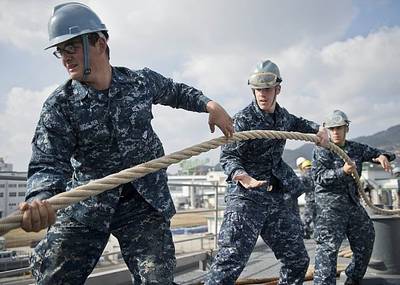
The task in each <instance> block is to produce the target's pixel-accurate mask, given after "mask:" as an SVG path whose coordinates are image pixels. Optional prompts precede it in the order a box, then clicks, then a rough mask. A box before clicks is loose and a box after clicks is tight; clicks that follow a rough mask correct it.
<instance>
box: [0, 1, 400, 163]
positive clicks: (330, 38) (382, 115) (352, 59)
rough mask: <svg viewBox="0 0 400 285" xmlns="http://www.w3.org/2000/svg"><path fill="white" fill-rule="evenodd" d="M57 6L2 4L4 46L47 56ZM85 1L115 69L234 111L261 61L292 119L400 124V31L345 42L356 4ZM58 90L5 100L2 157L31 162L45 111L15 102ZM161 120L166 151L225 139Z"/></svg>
mask: <svg viewBox="0 0 400 285" xmlns="http://www.w3.org/2000/svg"><path fill="white" fill-rule="evenodd" d="M59 2H61V1H50V0H48V1H39V2H38V1H33V0H32V1H24V5H22V4H21V2H18V1H4V0H3V2H2V3H5V4H7V7H8V8H7V11H6V9H2V10H1V11H0V23H1V24H2V25H0V32H1V33H2V37H1V38H0V41H2V43H3V44H4V43H7V44H8V45H13V46H16V47H18V48H21V49H25V50H28V49H29V50H33V49H36V50H41V47H43V46H44V44H45V43H46V41H47V35H46V31H47V26H46V25H47V21H48V17H49V15H50V14H51V10H52V7H53V6H54V4H55V3H59ZM86 2H87V3H88V5H89V6H91V7H92V8H93V9H94V10H95V11H96V12H97V14H98V15H99V16H100V17H101V18H102V20H103V21H104V23H105V24H106V25H107V27H108V28H109V30H110V37H111V38H110V47H111V59H112V63H113V64H115V65H124V66H128V67H132V68H141V67H143V66H149V67H151V68H154V69H155V70H156V71H160V72H162V73H163V74H165V75H166V76H169V77H173V78H174V79H175V80H176V81H181V82H185V83H188V84H190V85H193V86H195V87H198V88H199V89H201V90H203V91H204V93H205V94H206V95H208V96H209V97H211V98H213V99H216V100H217V101H218V102H220V103H222V104H223V105H224V106H225V107H226V109H227V110H228V111H229V112H230V113H232V114H233V113H235V112H237V111H238V110H240V109H241V108H243V107H244V106H246V105H247V104H248V103H249V102H250V100H251V93H250V90H249V88H248V86H247V84H246V81H247V77H248V75H249V73H250V72H251V71H252V69H253V68H254V66H255V64H256V63H257V62H258V61H259V60H261V59H265V58H271V59H272V60H274V61H275V62H277V63H278V65H279V66H280V68H281V72H282V76H283V79H284V82H283V89H282V94H281V95H280V96H279V97H278V101H279V102H280V103H281V104H282V105H283V106H285V107H287V109H288V110H289V111H291V112H293V113H294V114H297V115H303V116H304V117H306V118H310V119H312V120H315V121H319V122H320V121H322V120H323V118H324V117H325V115H326V113H327V112H330V111H331V110H333V109H337V108H339V109H343V110H344V111H346V112H347V113H348V115H349V117H350V119H351V120H352V129H351V133H350V135H351V136H352V137H354V136H358V135H366V134H371V133H374V132H377V131H381V130H383V129H385V128H387V127H389V126H391V125H394V124H398V123H399V121H398V110H399V109H400V102H399V100H400V99H399V98H400V96H398V95H399V94H398V92H399V90H400V88H399V87H400V86H399V84H400V83H399V80H398V79H397V76H398V74H399V72H400V62H399V61H400V54H399V50H400V28H398V27H394V28H382V29H380V30H377V31H374V32H371V33H370V34H368V35H367V36H365V37H355V38H351V39H346V40H342V37H343V35H344V34H345V32H346V30H347V28H348V27H349V25H350V24H351V21H352V19H353V18H354V16H355V14H354V13H357V11H356V9H354V7H353V6H352V3H351V1H332V2H326V1H311V0H310V1H288V0H285V1H261V0H258V1H245V0H231V1H211V0H205V1H195V0H187V1H178V0H171V1H156V0H149V1H145V2H143V1H119V2H118V5H116V4H115V3H113V2H110V1H86ZM27 43H29V44H27ZM25 53H26V51H25ZM27 64H29V62H28V61H27ZM35 76H38V75H37V74H34V75H32V78H33V79H30V78H27V79H26V80H27V82H29V81H30V80H35ZM41 77H42V78H43V77H46V74H41ZM7 84H11V83H9V82H7ZM52 84H53V82H48V84H46V85H52ZM15 85H17V84H14V85H12V86H15ZM43 86H45V85H43ZM52 89H53V87H51V88H50V87H49V88H43V89H42V91H31V90H29V88H26V87H22V88H13V89H12V90H11V88H10V90H11V91H10V92H9V93H8V95H7V100H8V101H7V103H6V107H5V108H4V112H2V113H0V132H1V134H2V137H3V134H6V135H5V136H4V137H6V138H7V139H6V140H3V141H2V142H0V147H1V148H0V155H7V156H8V157H10V159H9V161H10V162H13V163H15V164H16V165H18V166H21V167H19V169H25V167H26V166H25V165H26V161H27V159H29V157H30V146H29V144H30V140H31V136H32V132H33V124H34V123H36V121H37V117H38V115H39V110H40V106H39V105H40V104H39V105H38V104H36V105H35V104H26V103H24V104H22V103H21V104H19V105H18V104H17V103H16V102H17V101H16V100H17V98H20V99H21V98H25V99H27V100H32V98H36V99H35V100H36V101H35V102H42V101H43V98H44V97H45V96H47V95H48V94H50V91H51V90H52ZM17 94H18V95H17ZM18 100H19V99H18ZM15 105H17V106H19V107H18V108H20V109H18V108H16V107H12V106H15ZM34 106H36V107H34ZM15 108H16V110H20V111H18V112H15V111H12V110H15ZM154 114H155V119H154V127H155V129H156V131H157V132H158V133H159V135H160V137H161V139H162V141H163V142H164V146H165V149H166V152H167V153H169V152H172V151H177V150H179V149H181V148H184V147H187V146H190V145H193V144H196V143H199V142H201V141H204V140H207V139H209V138H211V137H216V136H217V135H220V134H221V133H220V132H219V131H218V134H215V135H210V134H209V131H208V125H207V115H206V114H193V113H189V112H184V111H178V110H173V109H170V108H164V107H155V109H154ZM33 118H34V119H33ZM14 121H15V122H14ZM21 149H25V150H24V151H22V152H21V151H20V150H21ZM217 156H218V154H215V155H214V157H217ZM11 158H12V159H11Z"/></svg>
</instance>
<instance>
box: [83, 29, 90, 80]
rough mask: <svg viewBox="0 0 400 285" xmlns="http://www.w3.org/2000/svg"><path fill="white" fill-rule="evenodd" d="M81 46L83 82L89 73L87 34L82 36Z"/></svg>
mask: <svg viewBox="0 0 400 285" xmlns="http://www.w3.org/2000/svg"><path fill="white" fill-rule="evenodd" d="M82 44H83V81H86V79H87V77H88V75H89V74H90V72H91V69H90V61H89V37H88V34H84V35H82Z"/></svg>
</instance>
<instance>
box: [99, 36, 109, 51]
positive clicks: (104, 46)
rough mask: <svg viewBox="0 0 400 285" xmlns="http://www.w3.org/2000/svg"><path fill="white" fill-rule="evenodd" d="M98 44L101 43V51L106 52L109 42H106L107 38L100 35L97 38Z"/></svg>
mask: <svg viewBox="0 0 400 285" xmlns="http://www.w3.org/2000/svg"><path fill="white" fill-rule="evenodd" d="M97 44H98V45H99V48H100V51H101V53H105V52H106V49H107V42H106V40H105V39H103V38H101V37H100V38H99V39H98V40H97Z"/></svg>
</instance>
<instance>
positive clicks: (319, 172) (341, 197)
mask: <svg viewBox="0 0 400 285" xmlns="http://www.w3.org/2000/svg"><path fill="white" fill-rule="evenodd" d="M342 149H343V150H344V151H345V152H346V153H347V155H348V156H349V157H350V159H352V160H353V161H354V163H355V164H356V167H357V172H358V175H360V176H361V171H362V163H363V162H367V161H369V162H372V159H373V158H376V157H378V156H379V155H381V154H383V155H385V156H387V158H388V159H389V161H392V160H394V159H395V155H394V154H393V153H389V152H386V151H384V150H380V149H376V148H373V147H370V146H368V145H365V144H361V143H357V142H353V141H346V142H345V145H344V147H343V148H342ZM343 165H344V161H343V160H342V159H341V158H340V157H339V156H338V155H337V154H335V153H333V152H331V151H329V150H327V149H325V148H322V147H316V148H315V149H314V152H313V173H314V180H315V184H316V185H315V195H316V201H317V204H321V203H333V202H335V201H336V202H338V203H342V202H343V203H345V202H347V201H348V199H352V200H353V201H354V202H355V203H359V199H358V192H357V185H356V183H355V181H354V179H353V177H352V176H351V175H347V174H345V172H344V171H343Z"/></svg>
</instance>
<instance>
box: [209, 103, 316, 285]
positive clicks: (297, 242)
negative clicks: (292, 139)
mask: <svg viewBox="0 0 400 285" xmlns="http://www.w3.org/2000/svg"><path fill="white" fill-rule="evenodd" d="M234 121H235V123H234V125H235V131H248V130H278V131H300V132H305V133H316V132H318V125H316V124H314V123H312V122H310V121H307V120H304V119H302V118H298V117H296V116H294V115H292V114H290V113H289V112H288V111H286V110H285V109H284V108H281V107H280V106H279V105H278V104H277V106H276V109H275V112H274V113H273V114H268V113H264V112H262V111H261V110H260V109H259V107H258V106H257V103H256V102H255V101H253V102H252V103H251V104H250V105H249V106H247V107H246V108H245V109H243V110H242V111H240V112H239V113H237V114H236V115H235V117H234ZM285 143H286V140H277V139H255V140H249V141H240V142H235V143H232V144H229V145H226V146H224V147H222V153H221V164H222V167H223V168H224V170H225V173H226V174H227V175H228V178H227V179H228V180H227V181H228V187H227V192H226V196H225V200H226V209H225V213H224V220H223V223H222V226H221V231H220V235H219V241H218V245H219V250H218V253H217V255H216V257H215V259H214V261H213V264H212V265H211V269H210V272H209V274H208V276H207V280H206V282H205V284H207V285H212V284H223V285H230V284H234V282H235V280H236V279H237V278H238V277H239V275H240V273H241V272H242V270H243V268H244V267H245V265H246V263H247V261H248V259H249V256H250V254H251V252H252V250H253V248H254V245H255V243H256V241H257V238H258V236H259V235H260V236H261V237H262V238H263V240H264V241H265V243H267V244H268V245H269V246H270V247H271V249H272V250H273V251H274V253H275V256H276V258H277V259H278V260H279V261H280V262H282V267H281V271H280V281H279V284H302V283H303V278H304V275H305V272H306V270H307V267H308V263H309V257H308V254H307V251H306V249H305V246H304V242H303V233H302V227H301V224H300V223H299V222H298V219H297V217H296V215H295V213H294V212H293V211H292V209H291V208H290V207H288V206H287V204H286V203H285V201H284V198H283V196H284V192H287V193H290V194H291V195H292V196H293V197H295V198H296V199H297V197H298V196H299V195H300V194H301V193H302V192H303V187H302V186H301V183H300V181H299V179H298V177H297V176H296V174H295V173H294V171H293V170H292V168H291V167H290V166H288V165H287V164H286V163H285V162H284V161H283V160H282V153H283V150H284V147H285ZM238 170H243V171H246V172H247V173H248V174H249V175H250V176H251V177H253V178H255V179H257V180H266V181H267V184H268V185H266V186H265V187H261V188H254V189H251V190H247V189H245V188H244V187H242V186H241V185H240V184H236V183H234V182H233V181H232V176H233V174H234V173H235V172H236V171H238ZM270 185H272V186H273V188H272V190H271V191H267V188H268V187H269V186H270Z"/></svg>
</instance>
